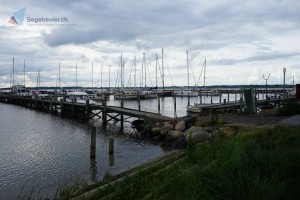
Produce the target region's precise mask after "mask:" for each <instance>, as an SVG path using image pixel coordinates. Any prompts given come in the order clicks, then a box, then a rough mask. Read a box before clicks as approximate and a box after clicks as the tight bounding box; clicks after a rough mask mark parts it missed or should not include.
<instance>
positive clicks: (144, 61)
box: [143, 53, 147, 88]
mask: <svg viewBox="0 0 300 200" xmlns="http://www.w3.org/2000/svg"><path fill="white" fill-rule="evenodd" d="M143 63H144V68H145V69H144V71H145V72H144V73H145V88H146V86H147V75H146V71H147V70H146V57H145V53H143Z"/></svg>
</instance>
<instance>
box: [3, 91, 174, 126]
mask: <svg viewBox="0 0 300 200" xmlns="http://www.w3.org/2000/svg"><path fill="white" fill-rule="evenodd" d="M0 102H3V103H8V104H15V105H20V106H23V107H28V108H31V109H36V110H41V111H44V112H49V113H53V114H60V115H62V116H68V117H71V118H75V119H83V120H90V119H102V122H103V123H104V124H106V123H107V122H109V121H114V122H115V123H116V122H121V125H122V126H123V122H125V121H126V120H127V119H128V118H137V119H143V120H145V121H146V122H150V121H151V122H157V121H168V120H171V119H172V118H171V117H168V116H164V115H161V114H157V113H153V112H145V111H139V110H134V109H130V108H123V107H117V106H107V104H106V101H103V102H102V105H99V104H89V101H87V102H86V104H82V103H76V102H66V101H64V100H63V99H60V101H58V100H55V99H54V98H53V97H50V98H48V99H38V98H32V97H22V96H13V95H4V94H1V95H0ZM124 116H126V117H124Z"/></svg>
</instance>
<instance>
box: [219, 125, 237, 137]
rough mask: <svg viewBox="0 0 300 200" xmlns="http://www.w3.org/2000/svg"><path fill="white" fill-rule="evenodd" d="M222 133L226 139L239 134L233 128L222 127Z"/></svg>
mask: <svg viewBox="0 0 300 200" xmlns="http://www.w3.org/2000/svg"><path fill="white" fill-rule="evenodd" d="M220 133H221V134H223V135H225V136H226V137H231V136H232V135H236V134H237V130H236V129H235V128H233V127H221V128H220Z"/></svg>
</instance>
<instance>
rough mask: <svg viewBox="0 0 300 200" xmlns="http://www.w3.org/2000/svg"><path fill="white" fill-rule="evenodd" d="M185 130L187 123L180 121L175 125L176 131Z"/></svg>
mask: <svg viewBox="0 0 300 200" xmlns="http://www.w3.org/2000/svg"><path fill="white" fill-rule="evenodd" d="M184 129H185V121H179V122H177V124H176V125H175V131H183V130H184Z"/></svg>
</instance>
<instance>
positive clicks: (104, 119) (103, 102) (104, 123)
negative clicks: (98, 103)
mask: <svg viewBox="0 0 300 200" xmlns="http://www.w3.org/2000/svg"><path fill="white" fill-rule="evenodd" d="M102 104H103V111H102V121H103V125H104V126H106V124H107V115H106V114H107V111H106V107H107V103H106V101H105V100H104V101H102Z"/></svg>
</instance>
